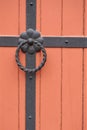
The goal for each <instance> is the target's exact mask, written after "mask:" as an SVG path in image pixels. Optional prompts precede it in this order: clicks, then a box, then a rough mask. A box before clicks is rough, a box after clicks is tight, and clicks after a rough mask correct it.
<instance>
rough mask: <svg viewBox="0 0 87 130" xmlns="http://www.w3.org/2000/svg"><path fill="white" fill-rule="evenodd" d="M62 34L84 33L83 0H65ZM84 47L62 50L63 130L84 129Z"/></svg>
mask: <svg viewBox="0 0 87 130" xmlns="http://www.w3.org/2000/svg"><path fill="white" fill-rule="evenodd" d="M62 25H63V27H62V28H63V30H62V35H69V36H70V35H72V36H74V35H75V36H76V35H82V34H83V0H64V1H63V23H62ZM82 62H83V50H82V49H63V50H62V130H77V129H79V130H82V84H83V82H82V74H83V72H82V69H83V66H82V64H83V63H82Z"/></svg>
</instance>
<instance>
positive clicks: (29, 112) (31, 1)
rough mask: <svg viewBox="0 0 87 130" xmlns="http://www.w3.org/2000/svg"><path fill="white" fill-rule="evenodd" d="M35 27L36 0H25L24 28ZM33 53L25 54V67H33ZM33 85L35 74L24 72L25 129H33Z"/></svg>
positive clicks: (34, 58)
mask: <svg viewBox="0 0 87 130" xmlns="http://www.w3.org/2000/svg"><path fill="white" fill-rule="evenodd" d="M28 28H32V29H34V30H35V29H36V0H26V30H27V29H28ZM35 66H36V56H35V54H33V55H30V54H28V53H27V54H26V67H28V68H35ZM35 85H36V74H35V73H34V74H33V75H30V74H29V73H26V130H35V110H36V107H35V104H36V102H35Z"/></svg>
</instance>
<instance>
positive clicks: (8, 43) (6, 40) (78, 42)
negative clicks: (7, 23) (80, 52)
mask: <svg viewBox="0 0 87 130" xmlns="http://www.w3.org/2000/svg"><path fill="white" fill-rule="evenodd" d="M43 38H44V41H45V43H44V47H45V48H87V37H43ZM18 39H19V37H18V36H14V37H13V36H11V37H8V36H0V47H17V46H18Z"/></svg>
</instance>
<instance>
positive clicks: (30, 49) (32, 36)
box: [15, 29, 47, 73]
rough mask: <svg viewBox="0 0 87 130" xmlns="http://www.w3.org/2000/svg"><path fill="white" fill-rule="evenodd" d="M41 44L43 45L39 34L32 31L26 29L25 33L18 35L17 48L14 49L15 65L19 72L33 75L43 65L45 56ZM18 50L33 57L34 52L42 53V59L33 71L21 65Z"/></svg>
mask: <svg viewBox="0 0 87 130" xmlns="http://www.w3.org/2000/svg"><path fill="white" fill-rule="evenodd" d="M43 43H44V39H43V38H42V37H41V35H40V33H39V32H38V31H35V30H33V29H28V30H27V31H26V32H23V33H22V34H21V35H20V38H19V42H18V47H17V49H16V54H15V58H16V63H17V65H18V67H19V68H20V69H21V70H23V71H24V72H28V73H35V72H37V71H38V70H40V69H41V68H42V67H43V66H44V65H45V62H46V59H47V54H46V50H45V48H44V46H43ZM20 50H21V51H22V52H23V53H29V54H31V55H33V54H34V53H36V52H40V51H42V53H43V59H42V61H41V63H40V65H39V66H38V67H36V68H33V69H31V68H27V67H24V66H23V65H22V64H21V62H20V58H19V52H20Z"/></svg>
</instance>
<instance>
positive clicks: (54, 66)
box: [40, 49, 61, 130]
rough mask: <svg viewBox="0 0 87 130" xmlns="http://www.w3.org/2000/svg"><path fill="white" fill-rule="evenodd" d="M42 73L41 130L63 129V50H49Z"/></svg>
mask: <svg viewBox="0 0 87 130" xmlns="http://www.w3.org/2000/svg"><path fill="white" fill-rule="evenodd" d="M47 55H48V58H47V63H46V65H45V66H44V68H43V69H42V71H41V102H40V105H41V106H40V109H41V121H40V123H41V124H40V128H41V130H42V129H44V130H48V129H50V130H53V129H58V130H60V128H61V49H47Z"/></svg>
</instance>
